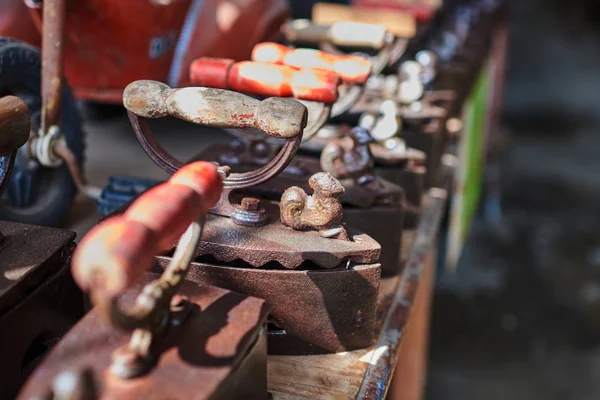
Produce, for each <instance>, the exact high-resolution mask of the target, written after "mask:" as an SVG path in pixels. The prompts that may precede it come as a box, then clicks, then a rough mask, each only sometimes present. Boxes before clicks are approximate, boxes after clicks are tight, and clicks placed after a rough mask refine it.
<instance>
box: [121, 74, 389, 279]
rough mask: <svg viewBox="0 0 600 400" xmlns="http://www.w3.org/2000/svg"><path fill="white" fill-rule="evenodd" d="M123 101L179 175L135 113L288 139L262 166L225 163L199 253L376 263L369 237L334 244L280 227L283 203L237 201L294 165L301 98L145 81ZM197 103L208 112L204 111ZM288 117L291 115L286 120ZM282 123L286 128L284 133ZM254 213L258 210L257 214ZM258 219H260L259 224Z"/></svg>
mask: <svg viewBox="0 0 600 400" xmlns="http://www.w3.org/2000/svg"><path fill="white" fill-rule="evenodd" d="M186 96H189V97H186ZM124 99H125V100H124V103H125V106H126V107H127V108H128V109H129V112H130V119H131V122H132V125H133V127H134V130H135V131H136V134H137V135H138V138H139V139H140V142H141V143H142V147H144V150H146V152H147V153H148V154H149V155H150V157H151V158H152V159H153V160H154V161H155V162H156V163H157V164H158V165H159V166H160V167H162V168H163V169H164V170H165V171H167V172H168V173H173V172H175V171H176V170H177V169H178V168H179V167H180V166H181V165H183V163H181V162H180V161H178V160H175V159H174V158H173V157H172V156H171V155H170V154H169V153H168V152H166V151H165V150H164V149H163V148H162V147H161V146H160V144H158V143H157V142H156V141H155V140H154V138H153V137H152V135H151V132H150V131H149V129H148V127H147V123H146V121H145V120H144V119H141V118H138V116H136V115H135V114H134V112H135V113H137V114H140V115H141V116H143V117H160V116H164V115H166V114H171V115H174V116H177V117H181V118H183V119H186V120H188V121H194V122H197V123H200V124H209V125H212V126H219V127H248V126H257V125H258V126H260V127H262V129H263V131H264V132H265V133H267V134H269V135H271V136H274V137H282V136H283V137H286V138H287V141H286V144H285V145H284V146H283V148H282V150H280V152H279V153H278V154H277V155H276V156H275V158H274V159H272V160H271V161H270V162H269V163H268V164H267V165H264V166H262V167H260V168H259V169H257V170H255V171H250V172H244V173H229V168H228V167H221V170H222V171H223V175H224V180H223V182H224V191H223V195H222V197H221V200H220V201H219V203H218V204H217V206H216V207H215V208H214V209H213V210H211V216H209V218H208V219H207V223H206V227H205V236H204V240H202V241H201V242H200V244H199V245H198V248H197V255H202V254H204V255H212V256H214V257H216V258H218V259H219V260H221V261H225V262H229V261H233V260H236V259H242V260H244V261H245V262H247V263H248V264H250V265H252V266H255V267H261V266H263V265H265V264H267V263H269V262H273V261H275V262H278V263H279V264H281V265H283V266H284V267H285V268H295V267H298V266H300V265H301V264H302V263H303V262H305V261H307V260H311V261H313V262H315V263H317V264H318V265H319V266H320V267H322V268H334V267H337V266H338V265H340V264H341V263H342V262H344V261H345V260H352V261H353V262H357V263H373V262H375V261H376V260H377V257H378V256H379V253H380V246H379V245H378V244H377V243H376V242H375V241H373V240H372V239H371V238H369V237H368V236H366V235H362V234H358V233H356V232H354V231H352V232H350V233H349V234H350V238H351V241H335V242H336V243H334V244H332V243H329V242H330V241H329V240H325V241H324V240H323V238H322V237H321V236H319V234H318V233H317V232H296V231H294V230H293V229H291V228H288V227H286V226H284V225H283V224H281V222H280V221H279V206H278V205H277V204H274V203H271V202H263V203H264V204H262V207H260V208H258V209H257V210H249V209H246V210H240V207H241V206H236V205H234V204H232V203H231V200H232V199H234V197H235V196H234V195H232V192H233V191H234V190H240V189H248V188H251V187H255V186H259V185H260V184H262V183H265V182H267V181H268V180H270V179H272V178H273V177H275V176H276V175H277V174H279V172H281V171H282V170H283V169H285V167H287V165H288V164H289V163H290V161H291V159H292V157H293V155H294V154H295V151H296V149H297V147H298V145H299V142H300V140H301V137H302V128H303V127H304V126H305V124H306V108H305V107H303V106H302V105H300V104H299V103H297V102H296V101H295V100H292V99H267V100H264V101H263V102H262V103H261V102H259V101H258V100H255V99H251V98H249V97H246V96H243V95H241V94H235V93H233V92H228V91H224V90H218V89H206V88H187V89H177V90H173V89H170V88H168V86H166V85H164V84H159V83H157V82H144V81H141V82H137V83H133V84H131V85H130V86H129V87H128V88H127V89H126V92H125V95H124ZM228 100H235V102H237V103H234V104H231V102H230V103H229V104H223V103H224V102H227V101H228ZM269 100H271V101H270V102H269ZM236 104H237V105H236ZM259 104H262V105H263V107H262V114H260V116H259V115H258V114H256V113H257V112H258V111H256V110H259V109H261V108H260V106H259ZM190 107H191V108H190ZM198 107H200V109H201V110H203V111H204V112H200V111H199V108H198ZM286 107H288V108H287V109H286ZM192 109H193V111H192ZM255 112H256V113H255ZM244 113H246V114H244ZM240 114H244V115H247V116H246V117H244V118H245V119H244V120H243V122H242V123H240V121H239V119H238V118H237V116H238V115H240ZM282 115H285V118H283V119H282V118H281V116H282ZM260 118H264V120H260ZM274 120H276V121H277V122H276V123H275V122H273V124H271V122H270V121H274ZM261 121H262V122H261ZM266 127H269V128H266ZM277 128H281V129H283V132H284V133H283V134H282V133H281V132H280V131H279V130H278V129H277ZM294 135H295V136H294ZM233 194H235V193H233ZM261 209H263V210H264V211H265V212H266V216H268V218H263V216H260V218H258V214H259V213H260V214H263V211H261ZM240 211H243V213H242V214H243V215H241V216H240V218H238V215H239V213H240ZM252 213H254V214H255V215H254V216H252V215H251V214H252ZM248 214H250V215H248ZM222 217H233V218H222ZM254 217H257V218H254ZM267 220H268V222H266V221H267ZM252 221H255V223H254V224H252V223H251V222H252ZM236 222H237V223H238V224H236ZM265 222H266V224H265ZM245 225H260V226H262V227H261V228H260V229H256V226H253V227H248V226H245ZM263 225H264V226H263ZM355 236H357V237H355Z"/></svg>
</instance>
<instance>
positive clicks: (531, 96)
mask: <svg viewBox="0 0 600 400" xmlns="http://www.w3.org/2000/svg"><path fill="white" fill-rule="evenodd" d="M312 3H313V2H312V1H308V0H298V1H295V10H294V11H295V17H307V16H308V15H310V9H311V7H312ZM599 3H600V1H592V0H572V1H564V0H513V1H511V48H510V61H509V70H508V85H507V88H506V104H505V107H504V113H503V114H504V117H503V124H502V132H501V133H502V135H501V138H502V140H501V143H500V145H501V148H502V155H501V160H500V161H501V163H500V167H501V168H500V172H501V175H502V198H501V200H502V211H503V215H502V218H501V219H499V220H493V221H483V220H481V221H477V222H476V224H475V226H473V228H472V230H471V236H470V239H469V242H468V244H467V247H466V249H465V253H464V255H463V257H462V259H461V261H460V264H459V266H458V268H457V270H456V272H453V273H450V272H441V273H440V275H439V276H438V278H437V288H436V289H437V290H436V296H435V299H434V309H433V319H432V332H431V349H430V362H429V372H428V386H427V395H426V397H427V399H431V400H434V399H435V400H437V399H489V400H493V399H507V398H510V399H548V400H551V399H561V400H562V399H592V398H597V397H598V396H599V395H600V384H599V383H598V382H599V379H598V377H599V376H600V229H599V228H598V227H599V226H600V224H599V222H600V207H599V206H598V203H599V201H598V199H600V157H599V156H598V153H599V152H600V135H599V134H598V133H599V132H600V117H599V116H600V112H599V111H600V102H599V101H598V99H600V95H599V93H600V51H599V49H600V9H599V7H598V6H599V5H600V4H599ZM157 124H158V125H159V126H157V127H156V129H157V131H158V133H159V135H160V136H161V142H163V143H165V145H166V147H167V148H168V149H169V150H170V151H172V152H173V153H175V154H178V155H179V156H180V157H181V158H186V157H191V156H192V155H194V154H195V153H197V151H198V147H196V146H195V144H194V142H192V143H190V140H193V141H196V143H197V144H198V146H201V145H202V144H203V143H207V142H209V141H214V140H218V139H219V138H220V136H219V135H224V134H222V133H218V132H213V133H206V134H203V135H202V136H201V137H199V136H198V135H197V131H194V130H193V129H191V128H190V127H189V125H187V124H184V123H178V122H173V121H170V122H168V123H166V122H165V123H164V125H160V124H161V122H160V121H159V122H157ZM86 130H87V132H88V135H89V136H88V152H87V154H88V156H87V157H88V160H87V163H86V165H87V166H86V168H87V173H88V177H89V179H90V182H91V183H92V184H96V185H98V186H102V185H104V184H105V183H106V177H107V176H111V175H123V172H124V171H127V174H129V175H133V176H144V177H155V178H163V177H164V174H163V173H162V172H161V171H160V170H159V169H158V168H157V167H156V166H154V164H153V163H152V162H151V161H150V160H149V158H148V157H146V156H145V154H144V153H143V151H142V149H141V147H140V146H139V144H138V142H137V140H136V139H135V137H134V135H132V134H131V131H130V126H129V122H128V121H127V119H126V117H125V115H123V113H119V114H118V115H116V116H113V117H111V118H110V119H104V118H102V119H100V120H95V121H94V120H89V121H88V122H87V123H86ZM194 133H196V136H194V135H193V134H194ZM190 137H192V138H193V139H190ZM183 138H185V140H184V139H183ZM222 139H223V140H226V139H227V137H226V136H223V137H222ZM117 141H118V143H119V146H118V148H115V146H114V145H113V144H114V143H115V142H117ZM96 219H97V216H96V213H95V205H94V203H93V202H92V201H90V200H84V199H81V200H80V201H79V204H78V207H76V208H75V210H74V211H73V212H72V215H71V218H70V223H69V228H71V229H74V230H76V231H77V232H78V233H79V234H81V233H83V232H85V231H86V230H87V229H89V227H90V226H92V225H93V224H94V223H95V220H96Z"/></svg>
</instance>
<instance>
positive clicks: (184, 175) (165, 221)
mask: <svg viewBox="0 0 600 400" xmlns="http://www.w3.org/2000/svg"><path fill="white" fill-rule="evenodd" d="M173 177H174V178H172V179H170V180H169V181H168V182H166V183H163V184H161V185H158V186H156V187H154V188H153V189H151V190H149V191H148V192H146V193H144V194H142V195H141V196H140V197H139V198H138V199H137V200H136V201H135V202H134V203H133V204H132V205H131V206H130V207H129V209H128V210H127V211H126V212H125V213H124V214H122V215H119V216H115V217H112V218H109V219H107V220H104V221H103V222H101V223H100V224H98V225H97V226H96V227H94V228H93V229H92V230H91V231H90V232H89V233H88V234H87V235H85V237H84V238H83V239H82V240H81V242H80V243H79V246H78V247H77V249H76V251H75V253H74V254H73V262H72V270H73V277H74V278H75V281H76V282H77V284H78V285H79V286H80V287H81V288H82V289H83V290H86V291H94V292H95V293H97V294H101V295H104V296H107V297H115V296H118V295H120V294H121V293H123V292H124V291H125V290H126V289H127V288H129V287H130V286H132V285H133V284H134V283H136V282H137V281H138V280H139V279H140V278H141V276H142V275H143V273H144V271H146V270H147V269H148V268H149V267H150V266H151V265H152V263H153V260H154V256H156V255H157V254H159V253H160V252H162V251H165V250H167V249H169V248H170V247H171V246H172V245H173V244H174V243H175V242H176V241H177V239H178V238H179V237H180V236H181V235H182V234H183V233H184V232H185V230H186V229H187V227H188V226H189V225H190V224H191V223H192V222H194V221H197V220H198V219H199V218H201V217H202V216H204V215H206V213H207V212H208V210H209V208H211V207H212V206H214V205H215V204H216V202H217V201H218V199H219V198H220V195H221V192H222V190H223V182H222V180H221V177H220V176H219V173H218V172H217V167H216V166H215V165H214V164H212V163H209V162H204V161H199V162H196V163H193V164H190V165H187V166H185V167H183V168H181V169H180V170H179V172H178V173H177V174H175V175H173Z"/></svg>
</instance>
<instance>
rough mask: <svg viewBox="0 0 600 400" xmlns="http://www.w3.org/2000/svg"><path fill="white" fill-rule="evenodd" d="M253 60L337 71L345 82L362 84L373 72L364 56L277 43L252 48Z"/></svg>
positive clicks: (261, 44)
mask: <svg viewBox="0 0 600 400" xmlns="http://www.w3.org/2000/svg"><path fill="white" fill-rule="evenodd" d="M252 61H260V62H270V63H276V64H284V65H289V66H292V67H297V68H315V69H324V70H327V71H332V72H335V73H336V74H338V75H339V76H340V78H342V80H343V81H344V82H345V83H350V84H362V83H364V82H366V80H367V78H368V77H369V75H370V74H371V62H370V61H369V60H367V59H366V58H363V57H358V56H351V55H333V54H329V53H326V52H324V51H320V50H314V49H292V48H289V47H287V46H284V45H281V44H277V43H260V44H257V45H256V46H254V49H253V50H252Z"/></svg>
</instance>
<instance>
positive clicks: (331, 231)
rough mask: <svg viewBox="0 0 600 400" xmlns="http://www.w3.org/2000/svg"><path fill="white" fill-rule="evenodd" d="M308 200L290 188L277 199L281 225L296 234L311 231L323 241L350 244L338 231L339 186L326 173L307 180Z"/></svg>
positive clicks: (339, 223) (339, 226)
mask: <svg viewBox="0 0 600 400" xmlns="http://www.w3.org/2000/svg"><path fill="white" fill-rule="evenodd" d="M308 184H309V186H310V187H311V189H313V191H314V193H313V195H312V196H309V195H308V194H306V192H305V191H304V190H303V189H301V188H299V187H297V186H292V187H291V188H289V189H287V190H286V191H285V192H284V193H283V195H282V196H281V203H280V216H281V222H282V223H283V224H284V225H287V226H290V227H292V228H294V229H297V230H302V229H306V228H312V229H315V230H317V231H319V234H320V235H321V236H323V237H327V238H337V239H343V240H350V239H349V237H348V234H347V233H346V230H345V229H344V228H343V227H342V225H341V222H342V216H343V212H342V204H341V203H340V200H339V197H340V196H341V195H343V194H344V191H345V190H344V187H343V186H342V184H341V183H340V182H339V181H338V180H337V179H336V178H334V177H333V176H332V175H331V174H329V173H327V172H319V173H316V174H314V175H313V176H311V177H310V179H309V181H308Z"/></svg>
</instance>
